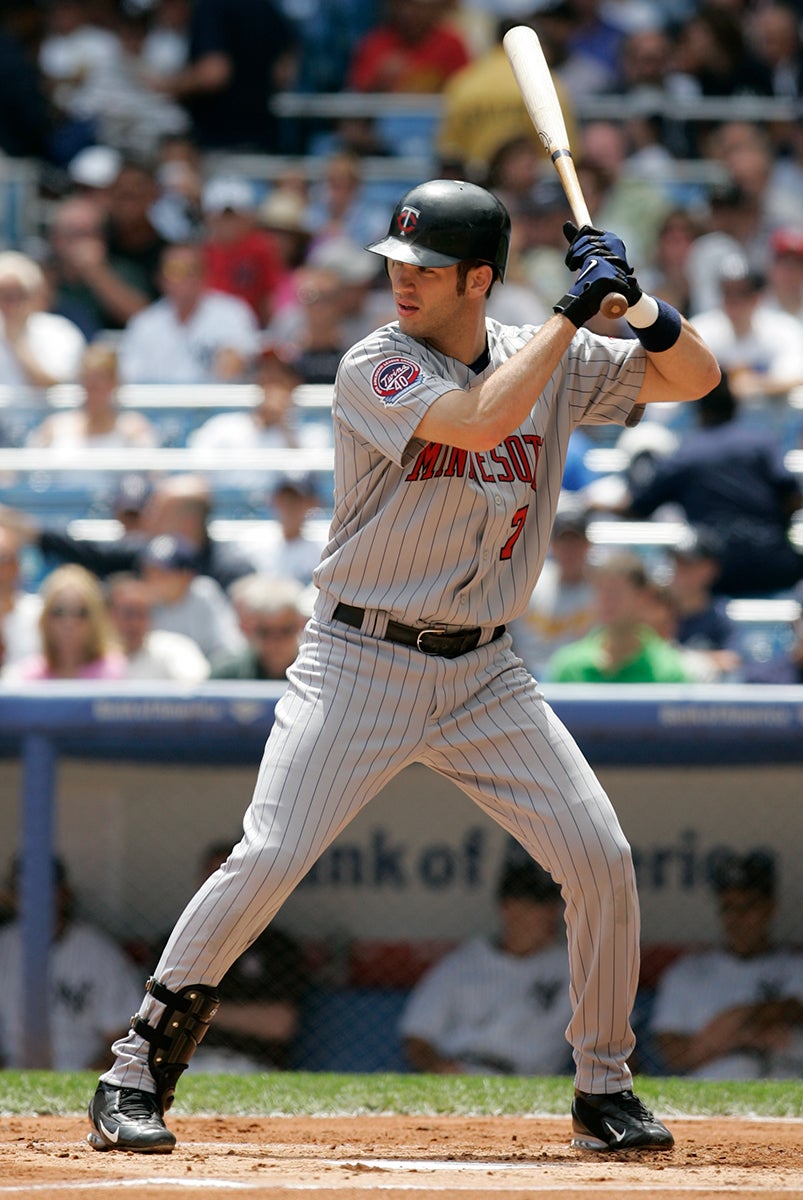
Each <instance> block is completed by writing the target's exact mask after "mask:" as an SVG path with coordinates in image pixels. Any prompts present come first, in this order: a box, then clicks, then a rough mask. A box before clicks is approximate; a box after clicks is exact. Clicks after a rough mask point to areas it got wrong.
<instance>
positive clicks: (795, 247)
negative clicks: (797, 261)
mask: <svg viewBox="0 0 803 1200" xmlns="http://www.w3.org/2000/svg"><path fill="white" fill-rule="evenodd" d="M770 248H771V250H772V252H773V254H795V255H797V256H798V258H803V228H800V229H791V228H789V229H776V230H775V233H773V235H772V237H771V238H770Z"/></svg>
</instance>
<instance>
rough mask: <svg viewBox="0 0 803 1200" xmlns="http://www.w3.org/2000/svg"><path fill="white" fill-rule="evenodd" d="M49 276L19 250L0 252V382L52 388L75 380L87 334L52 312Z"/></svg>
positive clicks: (11, 384) (20, 385)
mask: <svg viewBox="0 0 803 1200" xmlns="http://www.w3.org/2000/svg"><path fill="white" fill-rule="evenodd" d="M46 308H47V286H46V277H45V275H44V273H43V272H42V270H41V268H40V267H39V265H38V264H37V263H35V262H34V261H33V259H32V258H29V257H28V256H27V255H26V254H20V253H19V252H18V251H16V250H5V251H3V252H2V253H0V384H2V385H5V386H8V387H37V388H48V387H52V386H53V385H54V384H57V383H73V382H74V381H75V379H76V377H77V375H78V368H79V363H80V360H81V354H82V353H83V351H84V348H85V346H86V341H85V338H84V335H83V334H82V332H81V330H80V329H79V328H78V326H77V325H76V324H75V323H74V322H73V321H71V320H69V318H67V317H65V316H62V315H60V314H58V313H54V312H48V311H46Z"/></svg>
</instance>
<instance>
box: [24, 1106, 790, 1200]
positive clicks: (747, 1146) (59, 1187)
mask: <svg viewBox="0 0 803 1200" xmlns="http://www.w3.org/2000/svg"><path fill="white" fill-rule="evenodd" d="M662 1115H664V1116H667V1120H668V1123H669V1124H670V1126H671V1128H672V1130H673V1132H674V1134H675V1137H676V1139H677V1143H676V1145H675V1147H674V1149H673V1150H670V1151H665V1152H663V1153H659V1154H649V1155H640V1154H638V1153H636V1152H629V1153H625V1154H619V1155H607V1154H606V1155H600V1154H590V1153H587V1152H583V1151H577V1150H572V1149H571V1147H570V1146H569V1137H570V1127H569V1120H568V1118H564V1117H560V1118H556V1117H509V1116H503V1117H442V1116H438V1117H429V1116H421V1117H410V1116H404V1117H394V1116H352V1117H300V1118H296V1117H284V1116H282V1117H275V1118H265V1117H241V1116H237V1117H223V1116H208V1117H181V1116H175V1117H172V1115H171V1121H170V1124H171V1127H172V1128H173V1129H174V1131H175V1133H176V1135H177V1137H178V1146H177V1147H176V1149H175V1150H174V1152H173V1153H172V1154H171V1155H138V1154H127V1153H121V1152H119V1151H110V1152H109V1153H105V1154H103V1153H98V1152H96V1151H94V1150H92V1149H91V1148H90V1147H89V1146H88V1145H87V1143H86V1140H85V1138H86V1132H87V1128H88V1126H87V1123H86V1120H85V1119H84V1118H82V1117H17V1116H15V1117H6V1118H4V1119H3V1122H2V1125H0V1200H6V1198H8V1200H11V1198H12V1197H13V1198H14V1200H25V1198H26V1197H30V1198H31V1200H34V1198H35V1200H42V1198H43V1197H45V1198H47V1200H71V1198H72V1197H75V1200H84V1198H87V1197H88V1198H90V1200H105V1198H106V1197H110V1196H111V1195H112V1193H113V1190H114V1189H121V1190H122V1191H123V1192H124V1193H125V1197H126V1200H129V1198H133V1200H168V1198H169V1197H176V1196H180V1197H181V1198H182V1200H192V1198H193V1197H197V1200H202V1198H203V1200H206V1198H208V1197H210V1196H214V1195H220V1196H232V1197H237V1196H238V1195H239V1196H242V1197H243V1198H244V1200H252V1198H254V1200H291V1198H292V1197H293V1196H299V1195H304V1194H307V1195H310V1196H312V1195H315V1197H316V1198H317V1200H366V1198H367V1196H368V1194H369V1193H370V1195H371V1197H372V1200H432V1198H433V1197H437V1196H438V1195H439V1194H442V1195H444V1196H446V1195H448V1196H453V1197H455V1200H489V1197H490V1198H491V1200H507V1198H510V1200H526V1198H528V1197H529V1198H531V1200H550V1198H551V1200H558V1197H560V1200H590V1197H600V1196H601V1197H603V1198H605V1197H614V1196H621V1195H623V1194H627V1195H629V1194H631V1193H633V1194H635V1195H637V1196H645V1197H646V1196H654V1197H656V1200H679V1198H680V1197H691V1198H693V1200H725V1197H728V1198H729V1200H732V1198H733V1197H734V1196H735V1195H738V1196H739V1197H740V1200H770V1198H773V1197H780V1198H782V1200H789V1198H791V1197H798V1198H799V1200H803V1121H800V1120H772V1121H767V1120H758V1119H756V1120H751V1119H737V1118H726V1119H716V1120H703V1119H688V1118H672V1117H671V1116H668V1114H662Z"/></svg>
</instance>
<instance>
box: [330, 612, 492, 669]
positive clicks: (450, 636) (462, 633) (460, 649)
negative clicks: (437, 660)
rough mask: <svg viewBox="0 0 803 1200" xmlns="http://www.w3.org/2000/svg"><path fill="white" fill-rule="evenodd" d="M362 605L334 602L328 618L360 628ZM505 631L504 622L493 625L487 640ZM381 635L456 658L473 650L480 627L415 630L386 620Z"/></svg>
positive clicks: (432, 652)
mask: <svg viewBox="0 0 803 1200" xmlns="http://www.w3.org/2000/svg"><path fill="white" fill-rule="evenodd" d="M364 616H365V609H364V608H355V607H354V605H353V604H338V605H337V607H336V608H335V611H334V612H333V613H332V617H333V618H334V620H335V621H342V622H343V623H344V625H351V627H352V628H353V629H361V628H362V622H363V617H364ZM504 632H505V626H504V625H497V627H496V629H495V630H494V631H493V634H492V635H491V637H490V638H489V639H488V640H489V642H495V641H496V640H497V638H500V637H501V636H502V634H503V633H504ZM384 636H385V638H386V639H387V641H389V642H400V643H401V645H402V646H415V648H416V650H420V651H421V653H422V654H439V655H440V656H441V657H442V658H459V656H460V655H461V654H466V653H467V652H468V651H469V650H476V648H477V646H478V645H479V643H480V638H481V637H482V630H481V629H460V630H457V631H456V632H454V633H449V632H448V630H446V629H416V628H414V626H412V625H402V624H401V623H400V622H399V621H388V627H387V629H386V630H385V634H384Z"/></svg>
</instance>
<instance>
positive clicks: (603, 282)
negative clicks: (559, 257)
mask: <svg viewBox="0 0 803 1200" xmlns="http://www.w3.org/2000/svg"><path fill="white" fill-rule="evenodd" d="M563 233H564V236H565V238H566V240H567V241H568V243H569V249H568V251H567V252H566V260H565V261H566V266H567V267H569V268H570V270H572V271H578V275H577V278H576V279H575V281H574V283H573V284H572V286H571V288H570V289H569V291H568V292H567V293H566V295H565V296H562V297H561V299H560V300H559V301H558V303H557V304H555V305H553V308H554V311H555V312H562V313H563V314H564V315H565V316H567V317H568V318H569V320H570V321H572V323H573V324H574V325H576V326H577V328H578V329H579V328H580V326H581V325H584V324H585V322H586V321H588V320H589V319H590V318H591V317H593V316H595V315H596V313H598V312H599V309H600V305H601V304H602V301H603V300H604V299H605V297H606V296H607V295H608V294H609V293H610V292H619V293H621V294H622V295H623V296H624V297H625V299H626V300H627V302H628V305H629V306H630V305H633V304H635V303H636V301H637V300H638V299H639V297H640V296H641V287H640V286H639V283H638V280H637V279H636V277H635V275H634V273H633V268H632V267H631V266H630V263H629V262H628V261H627V250H626V249H625V245H624V242H623V241H622V239H621V238H620V237H617V236H616V234H615V233H610V232H608V231H606V230H604V229H595V228H594V226H593V225H583V226H582V228H580V229H578V228H577V226H576V225H575V224H574V222H573V221H566V222H565V224H564V226H563Z"/></svg>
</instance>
